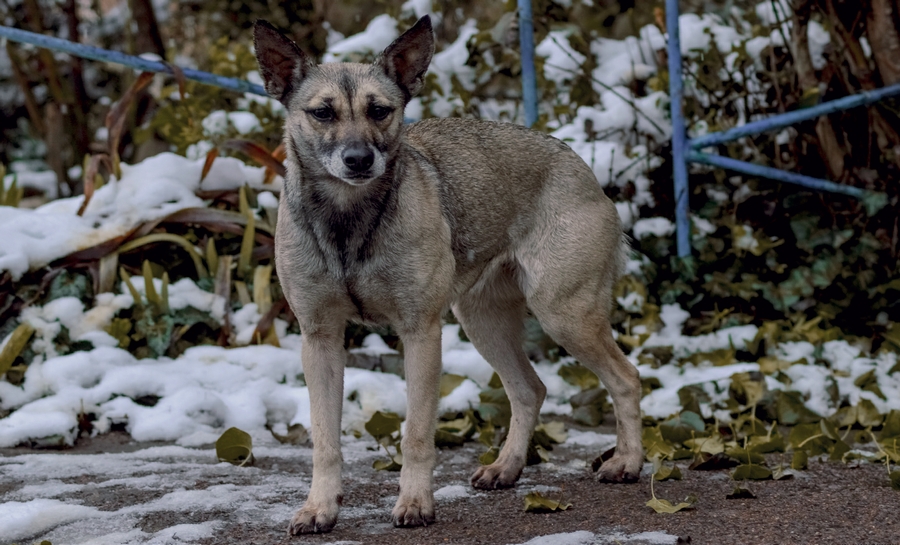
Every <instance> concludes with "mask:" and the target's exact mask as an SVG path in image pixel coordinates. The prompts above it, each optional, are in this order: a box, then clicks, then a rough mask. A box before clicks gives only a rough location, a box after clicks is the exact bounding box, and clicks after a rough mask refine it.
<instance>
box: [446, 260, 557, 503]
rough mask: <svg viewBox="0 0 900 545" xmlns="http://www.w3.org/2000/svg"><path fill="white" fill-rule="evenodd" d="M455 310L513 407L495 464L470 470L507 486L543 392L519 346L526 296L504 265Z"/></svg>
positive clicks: (518, 470)
mask: <svg viewBox="0 0 900 545" xmlns="http://www.w3.org/2000/svg"><path fill="white" fill-rule="evenodd" d="M453 313H454V315H455V316H456V318H457V319H458V320H459V322H460V324H461V325H462V327H463V329H464V331H465V332H466V335H467V336H468V337H469V339H470V340H471V341H472V344H474V345H475V348H477V349H478V352H479V353H480V354H481V355H482V356H483V357H484V359H486V360H487V361H488V362H489V363H490V364H491V366H492V367H493V368H494V369H495V370H496V371H497V374H498V375H499V376H500V380H501V381H503V386H504V388H505V389H506V393H507V395H508V396H509V402H510V407H511V409H512V419H511V421H510V425H509V435H508V436H507V438H506V444H504V445H503V448H502V449H501V450H500V454H499V455H498V456H497V460H496V461H495V462H494V463H492V464H490V465H487V466H482V467H480V468H478V470H477V471H476V472H475V474H474V475H472V479H471V482H472V486H474V487H475V488H481V489H495V488H509V487H511V486H513V485H515V484H516V481H517V480H518V479H519V475H521V474H522V469H523V468H524V467H525V460H526V455H527V452H528V443H529V441H530V440H531V436H532V434H533V433H534V426H535V424H536V423H537V419H538V415H539V413H540V410H541V404H542V403H543V401H544V396H545V395H546V393H547V389H546V387H545V386H544V384H543V383H542V382H541V379H540V378H538V376H537V373H535V371H534V368H533V367H532V365H531V362H530V361H529V360H528V357H527V356H526V355H525V351H524V350H523V349H522V329H523V319H524V317H525V297H524V296H523V295H522V292H521V290H520V289H519V287H518V285H516V283H515V280H514V278H513V274H512V272H511V271H509V270H506V271H503V272H500V273H499V274H498V276H497V277H495V279H494V280H493V282H492V283H491V284H489V285H487V286H486V287H484V288H483V289H482V290H479V291H478V292H476V293H470V294H467V295H465V296H463V297H462V298H461V299H460V300H459V301H458V302H457V303H456V304H455V305H454V306H453Z"/></svg>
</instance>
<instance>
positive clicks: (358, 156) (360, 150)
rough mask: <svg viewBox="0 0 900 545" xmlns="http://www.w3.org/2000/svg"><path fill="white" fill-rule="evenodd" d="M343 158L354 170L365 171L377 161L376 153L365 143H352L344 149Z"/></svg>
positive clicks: (348, 166)
mask: <svg viewBox="0 0 900 545" xmlns="http://www.w3.org/2000/svg"><path fill="white" fill-rule="evenodd" d="M341 159H343V160H344V164H345V165H346V166H347V168H349V169H350V170H352V171H353V172H365V171H367V170H369V167H371V166H372V163H374V162H375V154H374V153H372V150H370V149H369V146H367V145H365V144H350V145H349V146H347V147H346V148H345V149H344V152H343V153H342V154H341Z"/></svg>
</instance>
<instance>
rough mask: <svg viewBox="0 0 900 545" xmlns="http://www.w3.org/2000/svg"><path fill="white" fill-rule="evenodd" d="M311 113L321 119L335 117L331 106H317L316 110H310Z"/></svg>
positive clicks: (325, 119)
mask: <svg viewBox="0 0 900 545" xmlns="http://www.w3.org/2000/svg"><path fill="white" fill-rule="evenodd" d="M309 113H311V114H312V116H313V117H315V118H316V119H318V120H319V121H331V120H332V119H334V110H332V109H331V108H316V109H315V110H310V111H309Z"/></svg>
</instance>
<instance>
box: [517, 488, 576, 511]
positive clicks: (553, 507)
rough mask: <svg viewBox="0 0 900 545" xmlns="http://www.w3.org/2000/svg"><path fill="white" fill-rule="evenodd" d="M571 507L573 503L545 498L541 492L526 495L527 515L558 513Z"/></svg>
mask: <svg viewBox="0 0 900 545" xmlns="http://www.w3.org/2000/svg"><path fill="white" fill-rule="evenodd" d="M570 507H572V504H571V503H568V502H563V501H562V500H553V499H550V498H545V497H544V496H543V495H542V494H541V493H540V492H529V493H528V494H526V495H525V512H526V513H556V512H558V511H565V510H566V509H569V508H570Z"/></svg>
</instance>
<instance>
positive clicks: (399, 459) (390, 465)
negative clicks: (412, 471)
mask: <svg viewBox="0 0 900 545" xmlns="http://www.w3.org/2000/svg"><path fill="white" fill-rule="evenodd" d="M372 467H373V468H374V469H377V470H378V471H400V470H401V469H403V455H402V454H400V453H397V454H395V455H394V456H391V457H390V458H389V459H387V460H375V461H374V462H372Z"/></svg>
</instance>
